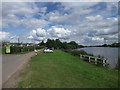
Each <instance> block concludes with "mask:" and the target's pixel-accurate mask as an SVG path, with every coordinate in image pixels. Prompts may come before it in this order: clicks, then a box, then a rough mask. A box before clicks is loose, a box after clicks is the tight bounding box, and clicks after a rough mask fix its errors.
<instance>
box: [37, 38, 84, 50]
mask: <svg viewBox="0 0 120 90" xmlns="http://www.w3.org/2000/svg"><path fill="white" fill-rule="evenodd" d="M39 45H40V46H46V47H48V48H54V49H76V48H81V47H83V46H82V45H78V44H77V43H76V42H75V41H71V42H69V43H67V42H61V41H60V40H59V39H56V40H51V39H48V40H47V42H46V43H44V42H43V41H42V42H41V43H39Z"/></svg>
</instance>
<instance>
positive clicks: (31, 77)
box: [18, 50, 118, 88]
mask: <svg viewBox="0 0 120 90" xmlns="http://www.w3.org/2000/svg"><path fill="white" fill-rule="evenodd" d="M29 64H30V66H29V67H27V68H26V69H25V70H24V71H23V72H22V73H21V74H20V76H21V77H22V78H23V79H22V80H21V81H20V82H19V83H18V87H19V88H116V87H117V85H118V72H117V71H113V70H108V69H105V68H102V67H97V66H94V65H91V64H89V63H86V62H84V61H82V60H81V59H80V58H79V57H75V56H72V55H70V54H68V53H65V52H63V51H61V50H55V51H54V53H40V54H38V56H35V57H32V58H31V60H30V62H29Z"/></svg>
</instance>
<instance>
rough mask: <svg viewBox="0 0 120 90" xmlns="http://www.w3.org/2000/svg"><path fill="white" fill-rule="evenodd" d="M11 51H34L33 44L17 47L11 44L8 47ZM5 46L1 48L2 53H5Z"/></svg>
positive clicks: (36, 47)
mask: <svg viewBox="0 0 120 90" xmlns="http://www.w3.org/2000/svg"><path fill="white" fill-rule="evenodd" d="M42 48H44V47H43V46H35V49H42ZM10 50H11V53H13V54H14V53H15V54H16V53H24V52H30V51H34V46H25V47H20V46H19V47H18V46H11V47H10ZM5 51H6V48H5V47H3V48H2V54H5Z"/></svg>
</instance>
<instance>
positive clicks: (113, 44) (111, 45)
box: [102, 43, 120, 47]
mask: <svg viewBox="0 0 120 90" xmlns="http://www.w3.org/2000/svg"><path fill="white" fill-rule="evenodd" d="M102 47H120V43H112V44H104V45H102Z"/></svg>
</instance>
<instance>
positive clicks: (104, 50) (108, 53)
mask: <svg viewBox="0 0 120 90" xmlns="http://www.w3.org/2000/svg"><path fill="white" fill-rule="evenodd" d="M119 49H120V48H113V47H86V48H80V49H76V50H84V51H86V52H87V53H89V54H93V55H94V56H98V55H100V56H102V57H104V58H106V59H107V63H108V64H109V68H115V67H116V66H117V65H118V56H119V57H120V55H118V50H119Z"/></svg>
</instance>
